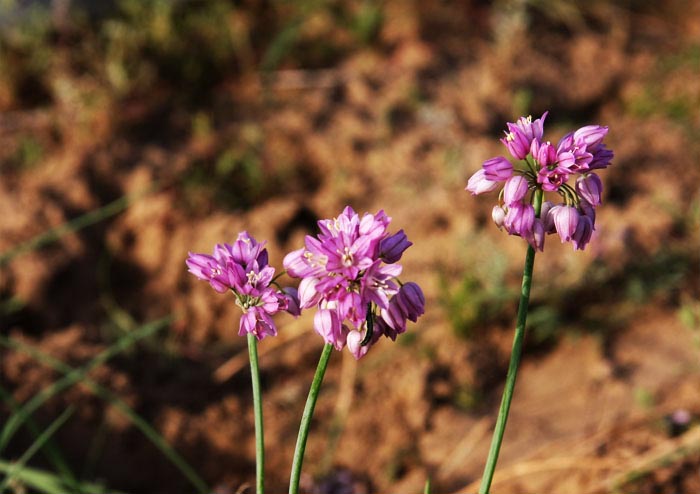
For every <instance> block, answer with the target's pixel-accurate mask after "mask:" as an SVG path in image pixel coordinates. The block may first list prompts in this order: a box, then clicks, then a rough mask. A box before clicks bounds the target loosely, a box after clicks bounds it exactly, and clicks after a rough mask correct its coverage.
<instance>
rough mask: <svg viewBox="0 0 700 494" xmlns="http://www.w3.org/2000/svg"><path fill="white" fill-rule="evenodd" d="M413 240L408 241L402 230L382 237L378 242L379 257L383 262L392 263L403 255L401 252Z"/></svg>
mask: <svg viewBox="0 0 700 494" xmlns="http://www.w3.org/2000/svg"><path fill="white" fill-rule="evenodd" d="M411 245H413V242H409V241H408V239H407V237H406V234H405V233H404V231H403V230H399V231H398V232H397V233H395V234H394V235H391V236H389V237H386V238H384V239H382V241H381V242H380V244H379V257H381V258H382V259H383V260H384V262H385V263H387V264H393V263H395V262H396V261H398V260H399V259H401V256H402V255H403V252H404V251H405V250H406V249H408V248H409V247H410V246H411Z"/></svg>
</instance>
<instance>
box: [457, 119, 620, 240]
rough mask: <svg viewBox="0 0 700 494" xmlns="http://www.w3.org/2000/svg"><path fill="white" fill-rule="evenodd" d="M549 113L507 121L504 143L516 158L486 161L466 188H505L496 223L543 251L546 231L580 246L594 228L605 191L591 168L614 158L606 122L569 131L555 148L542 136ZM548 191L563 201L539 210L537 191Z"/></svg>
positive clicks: (479, 190)
mask: <svg viewBox="0 0 700 494" xmlns="http://www.w3.org/2000/svg"><path fill="white" fill-rule="evenodd" d="M546 117H547V112H545V113H544V114H543V115H542V117H540V118H538V119H536V120H534V121H533V120H532V117H520V118H519V119H518V120H517V121H516V122H508V123H507V124H506V127H507V129H508V130H507V131H506V132H505V137H503V138H502V139H501V142H502V143H503V145H504V146H505V147H506V149H508V151H509V153H510V154H511V156H512V157H513V158H515V160H516V161H515V162H514V163H511V162H510V161H508V160H507V159H506V158H503V157H500V156H499V157H495V158H491V159H488V160H486V161H485V162H484V163H483V166H482V167H481V168H480V169H479V170H478V171H477V172H476V173H474V175H472V177H471V178H470V179H469V183H468V184H467V187H466V190H468V191H469V192H471V193H472V194H473V195H477V194H483V193H485V192H491V191H494V190H496V189H499V188H501V189H502V190H501V192H500V194H499V204H498V205H497V206H495V207H494V208H493V212H492V218H493V221H494V223H496V225H497V226H498V227H499V228H505V230H506V231H507V232H508V233H509V234H511V235H518V236H520V237H522V238H524V239H525V240H526V241H528V242H529V243H530V245H532V246H533V247H534V248H536V249H539V250H543V249H544V238H545V236H546V235H547V234H552V233H557V234H559V237H560V238H561V241H562V242H572V244H573V246H574V249H579V250H582V249H583V248H584V247H585V246H586V245H587V244H588V242H589V241H590V239H591V236H592V232H593V230H595V208H596V206H598V205H599V204H600V203H601V198H602V195H603V183H602V181H601V179H600V177H599V176H598V175H597V174H595V173H592V171H593V170H598V169H603V168H607V167H608V166H609V165H610V163H611V161H612V158H613V152H612V151H611V150H609V149H608V148H607V147H606V146H605V143H604V142H603V140H604V139H605V137H606V136H607V134H608V127H604V126H600V125H586V126H584V127H581V128H580V129H577V130H575V131H572V132H569V133H568V134H566V135H565V136H564V137H562V138H561V139H560V140H559V142H558V143H557V145H556V147H555V146H553V145H552V144H551V143H550V142H549V141H544V140H543V136H544V121H545V118H546ZM571 178H574V184H573V185H569V179H571ZM545 192H550V193H551V192H553V193H556V194H558V195H559V196H560V198H561V201H560V202H559V203H557V204H555V203H553V202H551V201H544V202H543V203H542V205H541V210H540V212H539V215H537V214H535V213H536V212H535V209H534V207H533V205H534V197H535V194H536V193H537V194H542V193H545Z"/></svg>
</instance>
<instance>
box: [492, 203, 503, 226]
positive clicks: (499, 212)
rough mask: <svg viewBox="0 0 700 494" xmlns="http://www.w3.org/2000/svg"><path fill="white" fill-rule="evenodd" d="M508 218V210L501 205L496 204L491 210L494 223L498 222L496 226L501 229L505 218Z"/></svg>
mask: <svg viewBox="0 0 700 494" xmlns="http://www.w3.org/2000/svg"><path fill="white" fill-rule="evenodd" d="M505 218H506V212H505V210H504V209H503V208H502V207H501V206H498V205H496V206H494V207H493V210H491V219H492V220H493V222H494V223H496V226H497V227H498V228H499V229H500V228H503V220H504V219H505Z"/></svg>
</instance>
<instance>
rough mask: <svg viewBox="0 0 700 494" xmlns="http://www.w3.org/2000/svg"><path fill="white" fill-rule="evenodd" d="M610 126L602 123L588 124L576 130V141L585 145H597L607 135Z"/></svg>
mask: <svg viewBox="0 0 700 494" xmlns="http://www.w3.org/2000/svg"><path fill="white" fill-rule="evenodd" d="M607 133H608V128H607V127H603V126H601V125H586V126H585V127H581V128H580V129H578V130H577V131H576V132H574V142H576V144H578V145H579V146H580V145H585V146H591V147H592V146H595V145H596V144H600V142H601V141H602V140H603V138H604V137H605V136H606V135H607Z"/></svg>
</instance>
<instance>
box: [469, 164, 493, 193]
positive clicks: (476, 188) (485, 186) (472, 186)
mask: <svg viewBox="0 0 700 494" xmlns="http://www.w3.org/2000/svg"><path fill="white" fill-rule="evenodd" d="M485 173H486V172H484V169H483V168H482V169H481V170H479V171H477V172H476V173H475V174H474V175H472V176H471V178H470V179H469V182H467V186H466V188H465V190H468V191H469V192H471V193H472V194H473V195H475V196H476V195H479V194H483V193H484V192H491V191H492V190H496V189H497V188H498V182H494V181H493V180H489V179H487V178H486V175H485Z"/></svg>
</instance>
